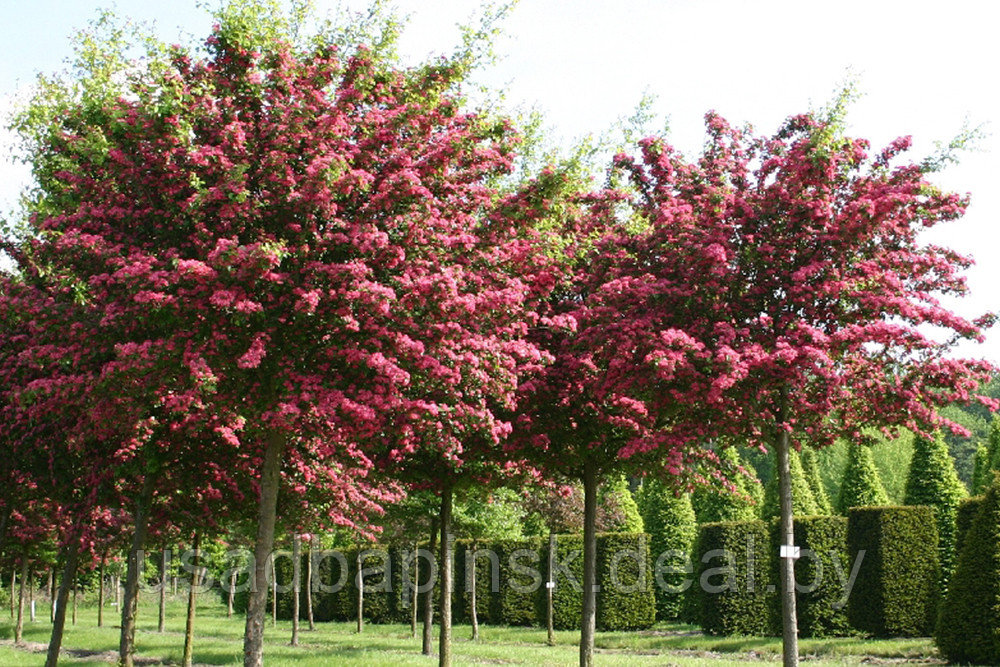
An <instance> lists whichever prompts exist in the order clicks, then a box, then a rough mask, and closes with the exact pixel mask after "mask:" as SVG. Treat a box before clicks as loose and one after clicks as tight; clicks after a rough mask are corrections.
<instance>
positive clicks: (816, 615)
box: [769, 516, 853, 637]
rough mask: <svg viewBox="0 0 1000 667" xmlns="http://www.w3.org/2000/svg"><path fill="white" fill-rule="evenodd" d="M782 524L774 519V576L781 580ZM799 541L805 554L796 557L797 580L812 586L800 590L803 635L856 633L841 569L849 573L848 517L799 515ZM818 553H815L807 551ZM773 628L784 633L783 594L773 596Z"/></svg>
mask: <svg viewBox="0 0 1000 667" xmlns="http://www.w3.org/2000/svg"><path fill="white" fill-rule="evenodd" d="M781 543H782V539H781V533H780V525H779V524H778V522H772V523H771V548H770V550H769V553H770V554H771V577H772V579H773V580H774V581H780V574H779V569H778V568H779V567H780V559H779V558H778V557H777V553H778V546H777V545H780V544H781ZM795 544H796V545H797V546H799V547H801V548H802V553H803V556H802V557H801V558H799V559H798V560H796V561H795V581H796V582H798V583H799V584H800V585H801V586H804V587H806V588H807V589H809V590H805V591H798V592H797V593H796V595H795V608H796V611H797V614H798V625H799V636H800V637H844V636H848V635H850V634H852V633H853V630H852V628H851V625H850V622H849V621H848V619H847V604H846V603H847V599H846V598H845V597H844V591H843V589H842V586H841V583H840V579H839V577H838V576H837V575H836V573H837V572H841V573H844V574H845V575H846V573H849V572H850V571H851V565H852V563H851V560H850V558H849V557H848V552H847V519H846V518H844V517H842V516H807V517H796V518H795ZM807 553H808V554H814V556H813V555H807ZM771 619H772V624H773V625H772V631H773V632H774V633H775V634H778V635H780V634H781V596H780V595H776V596H774V597H773V598H772V599H771Z"/></svg>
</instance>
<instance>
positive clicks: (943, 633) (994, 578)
mask: <svg viewBox="0 0 1000 667" xmlns="http://www.w3.org/2000/svg"><path fill="white" fill-rule="evenodd" d="M978 505H979V511H978V512H977V513H976V515H975V518H974V519H973V521H972V524H971V525H970V526H969V528H968V532H967V533H965V534H964V535H963V544H962V549H961V551H960V552H959V555H958V564H957V566H956V568H955V574H954V576H953V577H952V580H951V586H950V587H949V589H948V596H947V598H946V599H945V601H944V603H943V604H942V605H941V618H940V620H939V622H938V627H937V633H936V636H935V641H936V642H937V645H938V648H939V649H941V653H942V654H943V655H944V656H945V657H946V658H948V659H949V660H951V661H953V662H971V663H975V664H982V665H996V664H1000V480H998V481H996V482H994V483H993V486H992V487H990V489H989V491H987V493H986V496H985V498H983V500H982V501H981V502H980V503H978ZM970 506H973V505H966V507H970Z"/></svg>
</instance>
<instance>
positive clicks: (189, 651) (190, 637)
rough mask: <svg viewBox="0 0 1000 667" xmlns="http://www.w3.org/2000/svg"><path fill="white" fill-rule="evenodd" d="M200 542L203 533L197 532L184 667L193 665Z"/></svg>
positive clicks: (189, 592) (189, 597) (185, 625)
mask: <svg viewBox="0 0 1000 667" xmlns="http://www.w3.org/2000/svg"><path fill="white" fill-rule="evenodd" d="M200 544H201V535H199V534H198V533H195V534H194V545H193V547H192V549H193V551H194V557H193V558H192V559H191V565H192V566H193V567H194V569H193V570H192V572H191V588H189V589H188V606H187V621H186V622H185V623H184V657H183V658H182V663H181V664H182V665H183V667H191V657H192V655H193V653H194V612H195V608H196V605H197V595H198V586H199V585H200V576H199V575H200V574H201V572H200V570H201V568H200V567H199V566H198V563H199V561H200V559H199V558H198V556H199V555H200V554H199V552H198V547H199V546H200Z"/></svg>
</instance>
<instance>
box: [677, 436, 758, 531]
mask: <svg viewBox="0 0 1000 667" xmlns="http://www.w3.org/2000/svg"><path fill="white" fill-rule="evenodd" d="M719 462H720V466H721V468H722V469H723V470H725V471H727V474H728V483H729V485H730V488H729V490H728V491H727V490H723V489H719V488H716V487H701V486H699V487H697V488H695V490H694V492H693V493H692V495H691V505H692V507H693V508H694V513H695V515H696V516H697V517H698V523H714V522H717V521H751V520H753V519H756V518H757V514H758V511H759V510H758V508H757V506H756V505H755V504H754V501H753V497H754V493H755V490H757V489H760V481H759V480H758V479H757V475H756V474H755V473H754V471H753V468H751V467H749V466H747V467H744V466H743V464H742V462H741V461H740V455H739V452H738V451H737V450H736V448H734V447H727V448H725V449H723V450H722V451H721V452H719Z"/></svg>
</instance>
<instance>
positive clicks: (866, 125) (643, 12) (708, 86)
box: [0, 0, 1000, 363]
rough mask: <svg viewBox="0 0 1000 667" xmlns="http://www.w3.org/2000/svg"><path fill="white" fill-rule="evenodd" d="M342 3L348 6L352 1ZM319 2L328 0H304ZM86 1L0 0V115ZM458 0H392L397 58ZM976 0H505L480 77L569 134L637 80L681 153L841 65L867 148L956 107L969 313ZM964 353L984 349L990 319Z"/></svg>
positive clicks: (926, 138)
mask: <svg viewBox="0 0 1000 667" xmlns="http://www.w3.org/2000/svg"><path fill="white" fill-rule="evenodd" d="M344 4H346V5H348V6H352V7H357V8H360V7H362V6H364V5H365V4H366V3H365V2H363V1H358V0H350V1H348V2H345V3H344ZM196 5H197V2H196V0H173V1H172V2H170V3H162V4H161V3H155V4H154V3H150V2H147V1H145V0H118V2H117V3H116V8H117V10H118V12H119V13H120V14H122V15H125V16H130V17H133V18H137V19H144V20H155V21H156V24H157V26H158V30H159V32H160V34H161V36H163V37H164V38H165V39H176V38H177V36H178V34H181V33H184V34H192V35H197V36H198V37H203V36H204V35H206V34H207V31H208V29H209V27H210V23H211V21H210V19H209V18H208V17H207V15H206V14H205V13H204V12H203V11H202V10H200V9H198V8H197V6H196ZM317 5H318V6H319V8H320V10H321V12H325V11H327V10H328V9H331V8H334V7H335V6H336V5H337V1H336V0H317ZM100 6H108V3H101V2H86V1H80V0H31V1H27V0H25V1H19V0H0V112H4V113H5V112H6V111H7V110H8V109H9V108H10V100H11V98H12V97H13V96H16V95H17V94H19V93H23V91H24V90H25V88H26V86H27V85H30V83H31V81H32V79H33V77H34V73H35V72H38V71H42V72H48V71H52V70H55V69H58V68H59V67H60V64H61V61H62V60H63V59H64V58H65V57H66V56H68V55H69V40H68V37H69V35H70V34H71V32H72V31H73V30H74V29H76V28H80V27H83V26H84V25H85V24H86V22H87V21H88V20H89V19H90V18H92V17H93V16H94V14H95V10H96V8H97V7H100ZM477 6H478V3H477V2H475V1H473V0H398V1H397V2H396V7H397V8H398V9H399V10H400V11H401V12H402V13H407V14H410V15H411V20H410V24H409V28H408V29H407V31H406V33H405V34H404V37H403V40H402V44H401V50H402V51H403V53H404V54H405V55H407V56H410V57H414V58H417V57H421V56H424V55H426V54H429V53H432V52H438V53H441V52H448V51H450V50H451V47H452V46H453V45H454V44H455V43H456V41H457V39H458V30H457V28H456V27H455V26H456V23H457V22H461V21H464V20H465V19H467V17H469V16H470V15H472V14H473V13H474V12H475V11H476V8H477ZM998 15H1000V12H994V11H993V4H992V3H989V2H982V1H979V2H969V1H964V2H963V1H958V0H953V1H951V2H948V3H944V2H919V1H916V2H915V1H911V2H888V1H881V0H867V1H865V2H860V1H857V0H839V1H838V2H810V1H809V0H796V1H792V0H787V1H786V0H755V1H754V0H748V1H738V0H719V1H711V0H701V1H698V0H618V1H617V2H615V1H612V0H575V1H571V0H521V2H520V5H519V6H518V7H517V8H516V10H515V11H514V12H513V14H512V16H511V17H510V18H509V19H508V20H507V22H506V24H505V25H506V33H507V35H506V37H504V38H501V39H500V40H499V41H498V42H497V51H498V53H499V54H500V55H501V56H502V60H501V61H500V62H499V63H497V65H495V66H493V67H491V68H490V69H489V70H488V71H487V72H485V73H484V74H483V76H481V77H480V78H481V80H483V81H484V82H485V83H487V84H489V85H491V86H494V87H503V88H504V89H505V90H506V93H507V97H508V100H509V101H510V102H511V103H513V104H521V105H523V106H525V107H536V108H538V109H539V110H541V111H542V112H544V114H545V116H546V120H547V124H548V125H549V126H551V127H553V128H554V129H555V130H556V131H557V132H558V133H559V134H560V135H561V136H563V137H564V138H566V139H572V138H575V137H579V136H582V135H585V134H588V133H600V132H601V131H603V130H605V129H607V128H608V127H610V126H611V125H612V123H613V122H614V121H615V120H616V119H617V118H620V117H622V116H626V115H629V114H630V112H631V111H632V110H633V109H634V107H635V105H636V104H637V103H638V101H639V100H640V98H641V97H642V95H643V93H644V92H649V93H651V94H653V95H655V96H657V98H658V102H657V106H656V111H657V112H658V113H660V114H661V115H663V116H665V117H669V120H670V126H671V141H672V142H673V143H674V144H675V145H677V146H678V147H680V148H682V149H684V150H685V151H688V152H693V151H695V150H697V148H698V147H699V146H700V145H701V142H702V137H703V134H702V117H703V115H704V113H705V112H706V111H708V110H709V109H715V110H717V111H719V112H721V113H722V114H723V115H724V116H725V117H727V118H728V119H729V120H730V121H731V122H733V123H737V124H740V123H744V122H750V123H752V124H753V125H754V126H755V127H756V128H757V129H758V130H759V131H762V132H770V131H772V130H774V129H775V128H776V127H777V126H778V124H779V123H780V122H781V120H782V119H783V118H785V117H786V116H788V115H791V114H793V113H799V112H802V111H806V110H808V109H810V108H815V107H818V106H820V105H822V104H823V103H824V102H826V101H827V100H829V99H830V98H831V96H832V95H833V93H834V91H835V90H836V89H837V87H838V86H839V84H840V82H841V81H843V80H844V78H845V76H846V75H847V73H848V71H849V70H850V71H853V72H854V73H855V74H857V75H858V76H859V79H860V88H861V90H862V92H863V93H864V97H862V99H860V100H859V101H858V102H857V103H856V104H855V106H854V107H853V108H852V111H851V114H850V117H849V121H850V126H849V131H850V133H851V134H853V135H854V136H860V137H865V138H868V139H870V140H871V141H872V143H873V146H875V147H878V146H880V145H882V144H885V143H887V142H888V141H890V140H891V139H893V138H894V137H896V136H899V135H904V134H911V135H913V137H914V141H915V151H914V153H913V155H914V156H915V157H922V156H923V155H925V154H926V153H928V152H931V151H932V150H933V144H934V141H938V140H944V141H947V140H948V139H950V138H951V137H952V136H954V135H955V134H956V133H957V132H958V131H959V130H960V129H961V128H962V126H963V123H964V122H966V121H968V122H969V124H971V125H974V126H975V125H980V124H986V129H987V131H988V132H989V133H990V134H989V136H987V138H986V139H985V140H983V141H982V142H981V143H980V150H979V152H977V153H970V154H967V155H966V156H965V157H964V158H963V160H962V163H961V164H960V165H958V166H955V167H951V168H949V169H948V170H947V171H946V172H944V173H942V174H940V175H939V177H938V182H940V183H941V184H942V185H945V186H947V187H949V188H951V189H955V190H958V191H962V192H971V194H972V205H971V207H970V209H969V212H968V214H967V215H966V217H965V218H964V219H963V220H961V221H959V222H957V223H952V224H950V225H948V226H945V227H942V228H940V229H939V230H935V231H934V241H935V242H937V243H943V244H945V245H949V246H951V247H953V248H955V249H957V250H959V251H961V252H964V253H967V254H971V255H972V256H973V257H975V258H976V260H977V266H976V267H974V269H973V270H972V271H970V273H969V285H970V288H971V292H972V293H971V295H970V296H969V297H968V298H966V299H964V300H962V301H961V302H959V303H956V304H955V305H954V307H955V308H956V309H957V310H958V311H959V312H960V313H962V314H963V315H968V316H974V315H978V314H980V313H982V312H984V311H987V310H1000V295H998V293H997V288H998V287H1000V261H997V260H996V259H995V258H994V255H995V254H996V252H997V251H998V250H1000V248H998V245H1000V244H998V241H1000V231H998V230H1000V228H998V225H997V222H996V219H997V216H998V214H1000V187H998V186H997V185H996V180H997V178H998V177H1000V140H998V138H997V133H998V132H1000V72H998V69H1000V40H997V39H996V26H997V25H998V22H997V19H998V17H1000V16H998ZM10 142H11V137H10V135H9V134H8V133H6V132H5V131H4V132H0V212H2V213H3V214H4V215H9V214H10V212H11V210H12V209H13V206H14V202H15V201H16V197H17V193H18V192H19V191H20V190H21V189H22V188H23V187H25V186H26V185H27V184H28V182H29V176H28V174H27V172H26V170H25V169H24V168H23V167H21V166H19V165H13V164H11V163H10V161H9V160H8V159H7V154H8V153H9V146H10ZM964 352H965V353H966V354H968V355H970V356H977V357H978V356H984V357H987V358H989V359H991V360H992V361H994V362H996V363H1000V327H998V328H997V330H996V331H994V332H993V333H992V334H990V336H989V340H988V342H987V344H986V345H984V346H970V347H969V348H968V349H966V350H964Z"/></svg>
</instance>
